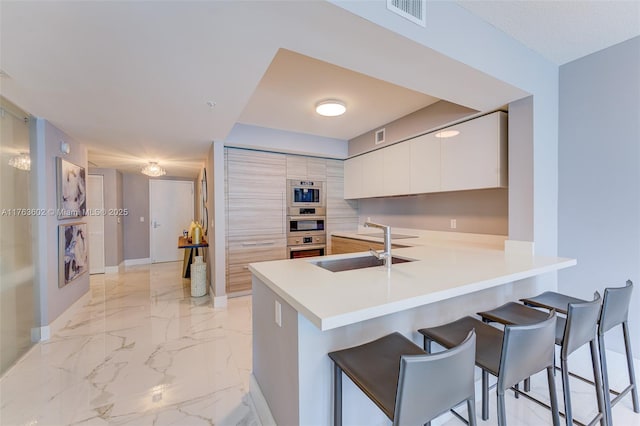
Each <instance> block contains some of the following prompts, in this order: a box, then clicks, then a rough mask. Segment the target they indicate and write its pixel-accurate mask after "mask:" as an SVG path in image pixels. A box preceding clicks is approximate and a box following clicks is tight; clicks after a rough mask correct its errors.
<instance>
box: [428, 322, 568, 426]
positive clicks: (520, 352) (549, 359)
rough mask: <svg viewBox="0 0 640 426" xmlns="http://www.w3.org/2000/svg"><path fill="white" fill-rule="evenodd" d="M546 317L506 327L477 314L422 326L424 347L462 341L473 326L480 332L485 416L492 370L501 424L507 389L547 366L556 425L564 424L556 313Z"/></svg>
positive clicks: (479, 362)
mask: <svg viewBox="0 0 640 426" xmlns="http://www.w3.org/2000/svg"><path fill="white" fill-rule="evenodd" d="M544 317H545V318H544V320H543V321H541V322H538V323H535V324H530V325H520V326H515V325H508V326H506V327H505V329H504V331H502V330H499V329H497V328H495V327H492V326H490V325H488V324H486V323H484V322H482V321H479V320H477V319H475V318H473V317H464V318H460V319H459V320H456V321H453V322H451V323H448V324H444V325H441V326H438V327H430V328H422V329H420V330H418V332H419V333H421V334H422V335H423V336H424V347H425V350H426V351H427V352H431V342H432V341H434V342H436V343H438V344H440V345H442V346H444V347H445V348H450V347H452V346H453V345H456V344H458V342H460V340H461V339H462V338H463V337H464V335H465V333H467V332H468V331H469V330H472V329H473V330H475V332H476V359H475V362H476V365H477V366H478V367H480V368H481V369H482V419H483V420H487V419H488V418H489V410H488V401H489V398H488V389H489V385H488V381H489V380H488V374H489V373H490V374H493V375H494V376H496V377H497V378H498V382H497V384H496V392H497V395H498V401H497V403H498V425H499V426H505V425H506V414H505V399H504V393H505V391H506V390H507V389H509V388H510V387H512V386H515V385H516V384H517V383H518V382H519V381H521V380H522V379H524V378H526V377H529V376H531V375H532V374H535V373H538V372H539V371H542V370H547V382H548V384H549V399H550V402H551V411H552V420H553V424H554V425H556V426H557V425H559V424H560V418H559V414H558V405H557V397H556V388H555V382H554V380H553V350H554V349H553V348H554V340H555V321H556V315H555V313H551V314H550V315H546V314H545V315H544Z"/></svg>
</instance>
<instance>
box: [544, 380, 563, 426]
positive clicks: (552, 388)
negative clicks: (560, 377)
mask: <svg viewBox="0 0 640 426" xmlns="http://www.w3.org/2000/svg"><path fill="white" fill-rule="evenodd" d="M553 370H554V368H553V367H547V382H548V383H549V399H550V400H551V416H552V418H553V426H560V413H559V412H558V397H557V394H556V382H555V380H554V379H553Z"/></svg>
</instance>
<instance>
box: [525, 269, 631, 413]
mask: <svg viewBox="0 0 640 426" xmlns="http://www.w3.org/2000/svg"><path fill="white" fill-rule="evenodd" d="M632 292H633V283H632V282H631V280H627V282H626V285H625V286H624V287H618V288H615V287H608V288H606V289H605V290H604V299H603V302H602V311H601V312H600V320H599V326H598V352H599V353H600V367H601V369H602V382H603V386H604V390H605V398H604V403H605V413H606V418H607V424H609V425H613V418H612V415H611V407H612V406H613V405H615V404H617V403H618V402H620V400H621V399H622V398H623V397H624V396H625V395H626V394H627V393H629V392H631V398H632V402H633V411H634V412H636V413H640V405H639V404H638V383H637V381H636V376H635V372H634V368H633V355H632V353H631V339H630V338H629V325H628V317H629V304H630V303H631V293H632ZM520 300H521V301H522V302H523V303H525V304H527V305H529V306H536V307H541V308H547V309H555V310H556V311H558V312H562V313H566V312H567V306H568V304H569V303H581V302H585V301H584V300H582V299H576V298H574V297H571V296H567V295H564V294H561V293H556V292H552V291H547V292H544V293H542V294H540V295H538V296H535V297H532V298H526V299H520ZM618 325H622V334H623V337H624V345H625V352H626V356H627V371H628V373H629V386H627V387H626V388H624V389H623V390H622V391H620V392H617V391H615V390H612V389H610V388H609V374H608V369H607V359H606V348H605V344H604V335H605V333H606V332H607V331H609V330H611V329H612V328H614V327H616V326H618ZM607 391H608V392H607ZM608 393H612V394H614V395H616V396H615V397H614V399H613V400H611V399H610V398H609V396H608Z"/></svg>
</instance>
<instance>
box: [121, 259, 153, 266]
mask: <svg viewBox="0 0 640 426" xmlns="http://www.w3.org/2000/svg"><path fill="white" fill-rule="evenodd" d="M150 263H151V258H150V257H145V258H144V259H125V261H124V266H134V265H148V264H150Z"/></svg>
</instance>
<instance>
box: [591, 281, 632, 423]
mask: <svg viewBox="0 0 640 426" xmlns="http://www.w3.org/2000/svg"><path fill="white" fill-rule="evenodd" d="M632 292H633V283H632V282H631V280H627V284H626V285H625V286H624V287H619V288H605V289H604V301H603V302H602V312H601V313H600V326H599V327H598V348H599V350H600V365H601V366H602V382H603V385H604V389H605V390H609V374H608V369H607V356H606V350H605V346H604V335H605V333H606V332H607V331H609V330H611V329H612V328H613V327H616V326H618V325H622V335H623V337H624V347H625V352H626V355H627V372H628V373H629V386H627V387H626V388H624V389H623V390H622V391H620V392H613V393H614V394H617V396H616V397H615V398H614V399H613V400H611V399H609V398H608V396H607V398H605V400H604V403H605V409H606V413H607V421H608V422H609V424H610V425H613V417H612V416H611V407H612V406H613V405H616V404H617V403H618V402H620V400H621V399H622V398H624V396H625V395H626V394H627V393H629V392H631V398H632V401H633V411H634V412H636V413H640V405H638V384H637V382H636V376H635V372H634V371H633V355H632V354H631V339H630V338H629V323H628V321H629V304H630V303H631V293H632Z"/></svg>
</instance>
